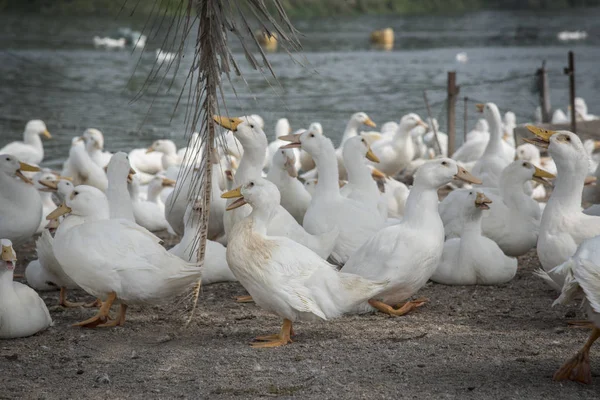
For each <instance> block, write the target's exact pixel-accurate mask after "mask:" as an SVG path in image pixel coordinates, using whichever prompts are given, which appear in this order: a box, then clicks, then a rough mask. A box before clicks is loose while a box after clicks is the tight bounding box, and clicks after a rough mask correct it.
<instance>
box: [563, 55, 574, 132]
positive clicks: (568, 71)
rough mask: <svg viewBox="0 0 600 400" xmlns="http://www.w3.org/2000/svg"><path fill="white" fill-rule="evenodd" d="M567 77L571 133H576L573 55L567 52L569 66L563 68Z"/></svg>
mask: <svg viewBox="0 0 600 400" xmlns="http://www.w3.org/2000/svg"><path fill="white" fill-rule="evenodd" d="M565 74H566V75H569V104H570V106H571V132H573V133H577V115H576V113H575V55H574V54H573V52H572V51H569V66H568V67H567V68H565Z"/></svg>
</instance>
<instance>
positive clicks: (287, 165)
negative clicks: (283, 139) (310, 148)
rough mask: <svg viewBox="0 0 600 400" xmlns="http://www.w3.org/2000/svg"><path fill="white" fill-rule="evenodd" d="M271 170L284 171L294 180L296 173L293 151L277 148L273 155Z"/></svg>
mask: <svg viewBox="0 0 600 400" xmlns="http://www.w3.org/2000/svg"><path fill="white" fill-rule="evenodd" d="M273 168H279V169H281V170H285V171H287V173H288V175H289V176H291V177H292V178H296V177H297V176H298V171H296V155H295V154H294V151H293V150H292V149H284V148H279V149H278V150H277V151H276V152H275V154H273Z"/></svg>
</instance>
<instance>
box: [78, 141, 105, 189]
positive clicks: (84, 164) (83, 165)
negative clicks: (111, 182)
mask: <svg viewBox="0 0 600 400" xmlns="http://www.w3.org/2000/svg"><path fill="white" fill-rule="evenodd" d="M69 162H70V165H71V168H72V169H73V171H72V172H73V175H72V176H71V178H73V184H74V185H75V186H77V185H88V186H93V187H95V188H98V189H100V190H102V191H105V190H106V188H107V187H108V178H107V177H106V173H105V172H104V169H103V168H102V167H101V166H99V165H98V164H96V163H95V162H94V161H93V160H92V159H91V157H90V155H89V154H88V152H87V151H86V150H85V147H83V146H77V145H75V146H71V149H70V150H69Z"/></svg>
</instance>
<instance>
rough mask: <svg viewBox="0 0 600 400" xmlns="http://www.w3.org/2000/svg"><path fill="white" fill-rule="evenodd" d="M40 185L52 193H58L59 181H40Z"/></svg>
mask: <svg viewBox="0 0 600 400" xmlns="http://www.w3.org/2000/svg"><path fill="white" fill-rule="evenodd" d="M38 182H39V183H40V185H42V186H46V187H47V188H48V189H49V190H50V191H53V192H54V191H56V190H57V189H58V180H50V179H40V180H39V181H38Z"/></svg>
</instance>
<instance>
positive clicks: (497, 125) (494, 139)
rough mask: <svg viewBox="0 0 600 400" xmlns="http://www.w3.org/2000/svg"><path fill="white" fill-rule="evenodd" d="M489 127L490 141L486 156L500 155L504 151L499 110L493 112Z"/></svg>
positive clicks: (485, 152) (486, 148)
mask: <svg viewBox="0 0 600 400" xmlns="http://www.w3.org/2000/svg"><path fill="white" fill-rule="evenodd" d="M488 125H489V126H490V140H489V141H488V144H487V146H486V147H485V151H484V155H489V154H499V153H500V152H501V151H502V120H501V118H500V113H499V112H497V110H493V111H492V116H491V118H490V119H488Z"/></svg>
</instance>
